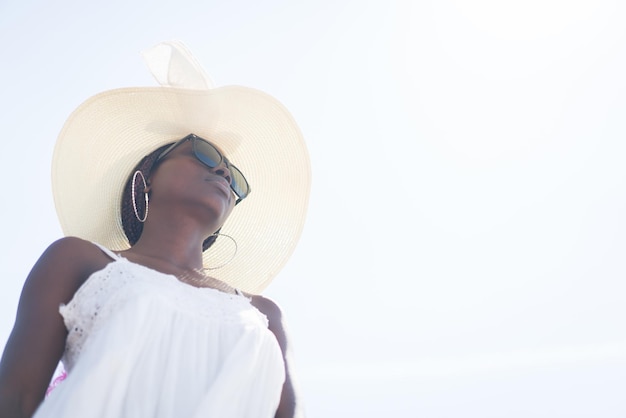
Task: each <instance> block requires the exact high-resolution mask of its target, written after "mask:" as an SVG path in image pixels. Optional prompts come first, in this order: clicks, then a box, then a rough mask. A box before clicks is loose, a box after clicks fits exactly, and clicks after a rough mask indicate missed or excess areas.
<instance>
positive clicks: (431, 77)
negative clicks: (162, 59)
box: [0, 0, 626, 418]
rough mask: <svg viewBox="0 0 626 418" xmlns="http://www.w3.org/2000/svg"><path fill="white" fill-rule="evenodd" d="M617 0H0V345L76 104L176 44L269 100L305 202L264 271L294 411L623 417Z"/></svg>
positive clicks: (217, 75) (218, 77)
mask: <svg viewBox="0 0 626 418" xmlns="http://www.w3.org/2000/svg"><path fill="white" fill-rule="evenodd" d="M624 22H626V4H625V3H623V2H621V1H619V0H613V1H611V0H567V1H566V0H523V1H521V0H520V1H517V0H516V1H513V0H508V1H507V0H465V1H463V0H458V1H453V0H437V1H434V0H433V1H427V0H422V1H412V2H409V1H408V0H405V1H401V0H377V1H374V0H372V1H366V0H361V1H356V0H346V1H338V0H335V1H330V0H317V1H300V2H297V1H294V0H292V1H287V0H284V1H281V0H270V1H253V0H245V1H229V2H217V1H207V0H204V1H199V0H177V1H176V2H174V1H171V2H164V1H147V0H140V1H134V2H131V1H127V0H111V1H107V2H86V1H83V2H80V1H70V0H60V1H55V2H46V1H43V0H19V1H18V0H9V1H7V0H5V1H3V2H0V40H1V42H0V80H1V82H2V88H1V93H0V132H2V137H1V140H2V144H1V145H0V147H1V148H0V149H1V159H2V163H1V164H0V179H1V180H0V181H1V184H2V215H3V216H2V223H1V230H2V236H3V239H2V240H0V281H1V282H0V283H1V284H0V289H1V290H0V344H1V345H2V346H3V345H4V342H5V341H6V338H7V337H8V334H9V332H10V329H11V326H12V323H13V319H14V314H15V310H16V307H17V302H18V298H19V293H20V290H21V286H22V284H23V281H24V279H25V277H26V275H27V274H28V271H29V270H30V268H31V266H32V264H33V263H34V262H35V261H36V260H37V258H38V257H39V255H40V254H41V252H42V251H43V250H44V249H45V248H46V246H47V245H48V244H49V243H50V242H52V241H54V240H55V239H57V238H59V237H60V236H62V234H61V231H60V228H59V226H58V223H57V220H56V214H55V211H54V205H53V201H52V195H51V191H50V160H51V154H52V149H53V146H54V142H55V139H56V136H57V134H58V132H59V131H60V129H61V126H62V125H63V123H64V121H65V119H66V118H67V116H68V115H69V113H70V112H71V111H72V110H73V109H74V108H75V107H76V106H78V105H79V104H80V103H81V102H82V101H83V100H85V99H86V98H87V97H89V96H91V95H93V94H95V93H98V92H100V91H103V90H107V89H112V88H117V87H127V86H149V85H155V84H156V83H155V82H154V81H153V80H152V79H151V77H150V75H149V73H148V71H147V69H146V68H145V66H144V64H143V62H142V61H141V58H140V55H139V52H140V51H141V50H143V49H145V48H147V47H150V46H152V45H154V44H156V43H158V42H160V41H164V40H171V39H178V40H182V41H183V42H185V43H186V44H187V45H188V46H189V48H190V49H191V50H192V51H193V52H194V53H195V55H196V56H197V58H198V59H199V60H200V61H201V62H202V63H203V65H204V66H205V68H206V70H207V71H208V73H209V74H210V75H211V76H212V78H213V79H214V80H215V82H216V84H217V85H228V84H242V85H246V86H251V87H255V88H258V89H261V90H264V91H266V92H268V93H270V94H272V95H274V96H275V97H277V98H278V99H279V100H281V101H282V102H283V103H284V104H285V105H286V106H287V107H288V108H289V109H290V110H291V111H292V113H293V114H294V116H295V118H296V120H297V121H298V122H299V124H300V126H301V128H302V130H303V132H304V134H305V136H306V138H307V143H308V146H309V151H310V154H311V159H312V167H313V186H312V195H311V204H310V211H309V217H308V221H307V224H306V228H305V231H304V233H303V236H302V240H301V243H300V245H299V247H298V249H297V250H296V252H295V254H294V256H293V258H292V259H291V261H290V262H289V264H288V265H287V267H286V268H285V269H284V270H283V272H282V273H281V274H280V275H279V276H278V277H277V278H276V280H275V282H274V283H273V284H272V285H271V286H270V287H269V288H268V290H267V295H268V296H271V297H273V298H274V299H276V300H277V301H278V302H279V304H281V306H282V307H283V309H284V310H285V312H286V315H287V319H288V322H289V325H290V329H291V333H292V337H293V339H294V348H295V354H296V361H297V365H298V372H299V373H298V376H299V380H300V385H301V388H302V391H303V394H304V400H305V403H306V410H307V413H308V416H309V417H310V418H311V417H319V418H335V417H381V416H387V417H429V418H430V417H432V418H441V417H446V418H448V417H450V418H452V417H454V418H457V417H480V418H485V417H509V418H511V417H550V418H553V417H626V397H625V393H626V332H625V330H624V325H623V324H624V319H625V318H626V303H624V300H625V299H626V297H625V293H626V284H625V281H624V277H625V275H626V263H625V261H624V260H625V258H624V253H625V251H626V187H625V186H626V164H625V163H624V161H625V160H626V135H625V134H626V121H625V119H624V115H625V112H626V95H625V94H624V93H625V91H626V77H625V74H626V36H625V35H626V24H625V23H624Z"/></svg>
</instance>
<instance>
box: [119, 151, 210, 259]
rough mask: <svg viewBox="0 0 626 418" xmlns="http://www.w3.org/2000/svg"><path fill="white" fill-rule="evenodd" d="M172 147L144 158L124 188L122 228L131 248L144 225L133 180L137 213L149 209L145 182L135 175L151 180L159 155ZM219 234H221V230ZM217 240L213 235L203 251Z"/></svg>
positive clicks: (138, 208) (137, 239) (208, 239)
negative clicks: (140, 218) (138, 173)
mask: <svg viewBox="0 0 626 418" xmlns="http://www.w3.org/2000/svg"><path fill="white" fill-rule="evenodd" d="M170 145H172V144H171V143H170V144H166V145H163V146H162V147H159V148H157V149H156V150H154V151H152V152H151V153H150V154H148V155H146V156H145V157H143V158H142V159H141V161H139V164H137V165H136V166H135V168H133V171H132V173H131V174H130V176H129V177H128V180H127V181H126V186H124V192H123V193H122V208H121V216H122V227H123V228H124V234H125V235H126V238H128V242H129V243H130V245H131V246H133V245H135V244H136V243H137V241H139V237H141V233H142V232H143V223H142V222H140V221H139V219H137V216H136V215H135V209H134V207H133V196H132V193H133V180H134V181H135V187H134V190H135V204H136V206H137V212H138V213H144V214H145V213H146V209H147V207H146V201H145V199H144V197H143V195H144V193H145V188H144V184H143V181H141V180H140V179H138V177H139V176H135V175H134V174H135V172H137V171H141V174H143V176H144V177H145V178H149V177H150V175H151V174H152V172H153V171H154V170H155V169H156V168H157V167H158V164H156V161H157V159H158V158H159V155H161V153H162V152H163V151H164V150H165V149H166V148H167V147H169V146H170ZM217 232H219V230H218V231H217ZM216 239H217V235H211V236H210V237H208V238H207V239H205V240H204V242H203V243H202V251H206V250H207V249H208V248H209V247H210V246H211V245H213V243H214V242H215V240H216Z"/></svg>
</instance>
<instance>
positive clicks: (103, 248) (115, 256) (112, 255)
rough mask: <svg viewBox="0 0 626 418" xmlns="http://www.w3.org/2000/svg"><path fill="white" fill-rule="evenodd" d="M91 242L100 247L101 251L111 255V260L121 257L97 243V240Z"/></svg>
mask: <svg viewBox="0 0 626 418" xmlns="http://www.w3.org/2000/svg"><path fill="white" fill-rule="evenodd" d="M92 244H93V245H95V246H96V247H98V248H100V250H102V252H103V253H105V254H106V255H108V256H109V257H111V258H112V259H113V260H119V259H120V258H122V257H121V256H119V255H117V254H115V253H114V252H113V251H111V250H109V249H108V248H107V247H104V246H102V245H100V244H98V243H97V242H92Z"/></svg>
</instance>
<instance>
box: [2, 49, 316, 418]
mask: <svg viewBox="0 0 626 418" xmlns="http://www.w3.org/2000/svg"><path fill="white" fill-rule="evenodd" d="M145 56H146V60H147V62H148V65H149V67H150V69H151V71H152V73H153V75H155V77H156V78H157V80H158V81H159V82H160V83H161V85H162V86H161V87H157V88H129V89H118V90H112V91H107V92H104V93H101V94H99V95H96V96H94V97H92V98H91V99H89V100H87V101H86V102H85V103H83V104H82V105H81V106H79V108H78V109H77V110H75V111H74V113H73V114H72V115H71V116H70V118H69V119H68V121H67V122H66V124H65V126H64V128H63V130H62V132H61V134H60V135H59V138H58V141H57V145H56V148H55V152H54V157H53V167H52V174H53V176H52V180H53V192H54V197H55V204H56V208H57V213H58V215H59V219H60V222H61V225H62V227H63V230H64V233H65V234H66V235H67V236H66V237H65V238H62V239H60V240H58V241H57V242H55V243H53V244H52V245H51V246H50V247H49V248H48V249H47V250H46V251H45V252H44V254H43V255H42V256H41V258H40V259H39V261H38V262H37V263H36V264H35V266H34V267H33V269H32V271H31V273H30V275H29V277H28V278H27V280H26V283H25V285H24V289H23V292H22V296H21V299H20V304H19V308H18V314H17V318H16V323H15V326H14V329H13V332H12V333H11V336H10V338H9V341H8V343H7V346H6V347H5V351H4V354H3V357H2V362H1V364H0V417H2V418H4V417H30V416H32V415H33V414H34V416H35V417H39V418H41V417H133V418H141V417H177V418H178V417H220V418H222V417H271V416H277V417H293V416H297V415H298V414H299V413H300V412H299V411H300V409H301V407H300V404H299V399H298V397H297V393H296V390H295V388H294V382H293V376H292V364H291V362H290V360H289V358H290V354H289V353H290V351H289V349H290V346H289V343H288V338H287V335H286V332H285V329H284V325H283V319H282V315H281V311H280V309H279V308H278V307H277V305H276V304H274V303H273V302H272V301H271V300H269V299H267V298H264V297H263V296H261V295H260V294H259V293H260V292H261V291H262V290H263V289H264V288H265V287H266V286H267V285H268V284H269V282H270V281H271V279H272V278H273V277H274V276H275V275H276V274H277V273H278V271H279V270H280V269H281V267H282V266H283V265H284V263H285V262H286V261H287V259H288V258H289V256H290V254H291V252H292V251H293V249H294V247H295V245H296V243H297V240H298V238H299V235H300V232H301V230H302V227H303V223H304V217H305V213H306V208H307V204H308V194H309V184H310V172H309V160H308V154H307V152H306V147H305V145H304V142H303V140H302V136H301V134H300V131H299V130H298V127H297V125H296V123H295V122H294V121H293V119H292V117H291V116H290V114H289V113H288V111H287V110H286V109H284V108H283V107H282V105H281V104H280V103H278V102H277V101H276V100H275V99H273V98H271V97H270V96H267V95H266V94H264V93H261V92H258V91H256V90H252V89H248V88H244V87H237V86H231V87H222V88H216V89H213V88H212V85H211V81H210V79H209V78H208V77H207V76H206V74H204V72H203V71H202V69H201V67H200V66H199V65H198V63H197V62H196V61H195V60H194V59H193V57H192V56H191V54H190V53H189V51H188V50H187V49H186V48H185V47H184V46H183V45H182V44H180V43H176V42H170V43H163V44H159V45H157V46H156V47H154V48H152V49H151V50H149V51H148V52H147V53H146V55H145ZM60 359H62V361H63V364H64V366H65V368H66V370H67V376H68V377H67V379H65V380H64V381H63V382H62V383H61V384H60V385H59V386H58V387H57V388H55V389H54V390H53V391H52V392H51V394H50V395H49V396H48V397H47V398H45V399H44V396H45V393H46V389H47V386H48V383H49V381H50V379H51V377H52V374H53V373H54V371H55V368H56V366H57V364H58V362H59V360H60Z"/></svg>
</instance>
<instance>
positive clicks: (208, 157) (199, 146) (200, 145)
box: [193, 139, 222, 168]
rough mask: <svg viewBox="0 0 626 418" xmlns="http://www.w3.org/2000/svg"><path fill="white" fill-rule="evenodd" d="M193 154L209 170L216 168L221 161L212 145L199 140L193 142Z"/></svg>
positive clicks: (220, 156) (219, 155)
mask: <svg viewBox="0 0 626 418" xmlns="http://www.w3.org/2000/svg"><path fill="white" fill-rule="evenodd" d="M193 152H194V153H195V154H196V157H197V158H198V159H199V160H200V161H202V162H203V163H204V164H206V165H208V166H209V167H211V168H213V167H217V165H218V164H219V163H220V162H221V161H222V155H221V154H220V153H219V151H218V150H217V149H215V147H214V146H213V145H211V144H209V143H208V142H205V141H203V140H201V139H196V140H195V141H193Z"/></svg>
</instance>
